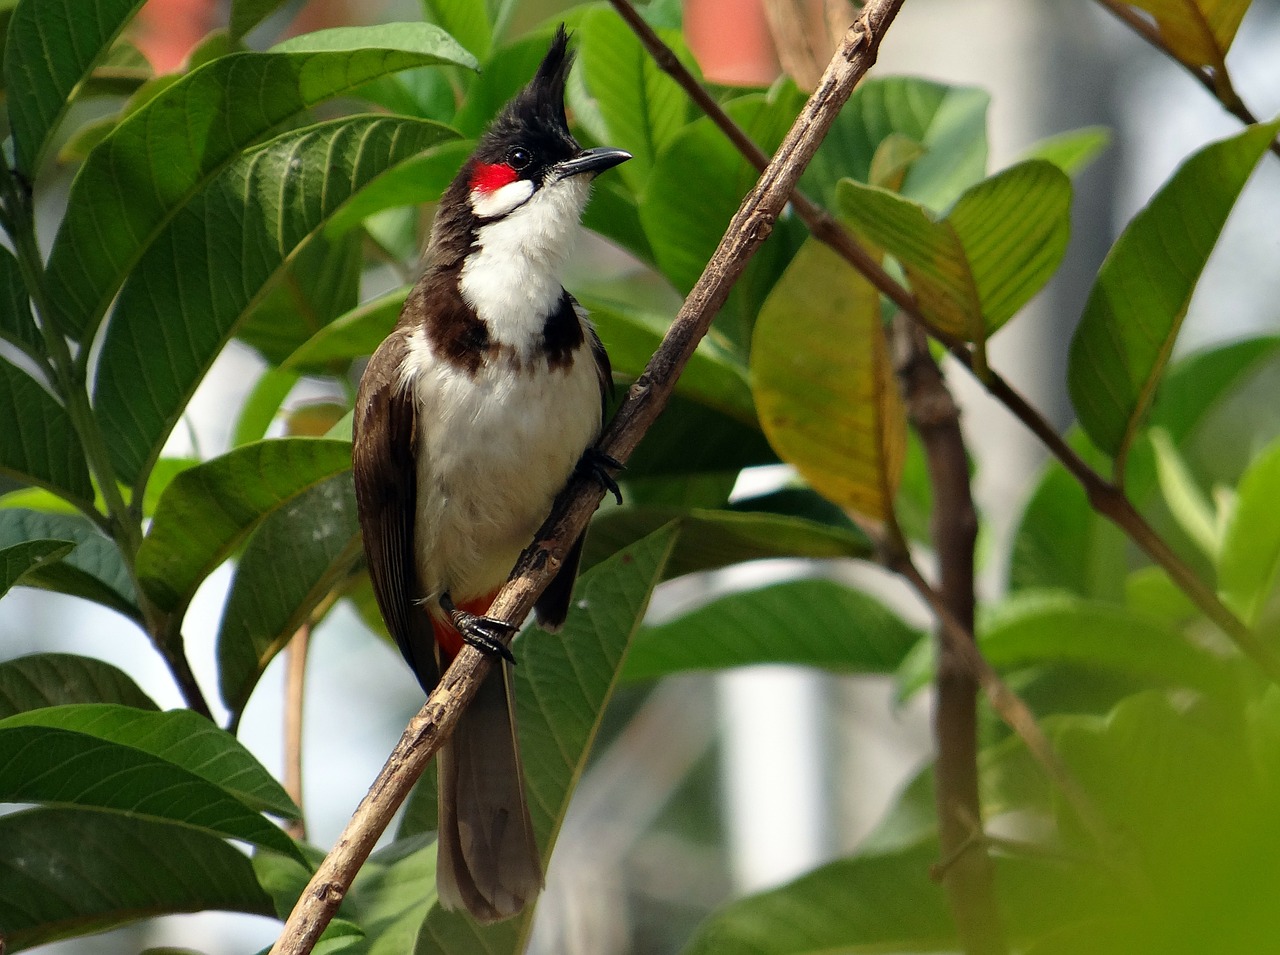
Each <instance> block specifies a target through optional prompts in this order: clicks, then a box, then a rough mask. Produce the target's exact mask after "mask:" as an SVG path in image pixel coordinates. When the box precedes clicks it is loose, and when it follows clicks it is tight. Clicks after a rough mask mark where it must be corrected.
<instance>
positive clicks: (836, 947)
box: [684, 844, 956, 955]
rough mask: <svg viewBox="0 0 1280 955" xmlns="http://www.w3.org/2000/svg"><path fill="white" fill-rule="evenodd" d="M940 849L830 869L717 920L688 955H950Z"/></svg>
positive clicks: (844, 862)
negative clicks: (938, 876)
mask: <svg viewBox="0 0 1280 955" xmlns="http://www.w3.org/2000/svg"><path fill="white" fill-rule="evenodd" d="M937 861H938V848H937V846H936V845H931V844H925V845H923V846H915V847H912V848H909V849H904V850H901V851H899V852H894V853H888V854H885V855H867V856H853V857H851V858H848V859H840V860H838V861H836V862H831V863H828V864H827V865H825V866H822V867H821V868H819V869H815V870H814V871H813V872H810V873H809V874H807V875H804V876H801V877H800V878H799V879H797V880H796V881H794V882H792V883H790V884H788V885H784V886H782V887H781V888H778V889H774V890H772V891H769V892H764V893H761V894H759V895H753V896H748V897H747V898H745V899H739V900H737V901H736V902H732V903H730V904H729V905H728V906H726V907H725V908H723V909H721V910H720V911H719V912H717V913H715V914H713V915H712V916H711V917H710V918H709V919H707V921H706V922H704V923H703V924H702V926H701V927H700V928H699V929H698V931H697V933H696V934H695V935H694V938H693V941H692V942H691V943H690V944H689V945H688V946H687V947H686V948H685V949H684V955H715V953H720V952H734V953H735V955H795V953H800V952H809V953H817V952H850V953H854V952H866V953H871V952H950V951H954V950H955V945H956V942H955V938H954V934H953V932H954V930H953V929H952V926H951V917H950V914H949V913H948V911H947V906H946V901H945V897H944V896H943V893H942V890H941V889H940V888H939V887H938V886H937V885H935V884H934V883H933V882H932V881H931V880H930V878H929V872H930V869H931V867H932V866H933V865H934V864H935V863H936V862H937Z"/></svg>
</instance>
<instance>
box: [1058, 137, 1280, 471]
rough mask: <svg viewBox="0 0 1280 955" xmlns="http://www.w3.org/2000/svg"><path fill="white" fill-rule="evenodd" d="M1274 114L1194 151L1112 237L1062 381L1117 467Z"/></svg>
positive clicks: (1093, 435)
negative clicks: (1235, 134) (1115, 237)
mask: <svg viewBox="0 0 1280 955" xmlns="http://www.w3.org/2000/svg"><path fill="white" fill-rule="evenodd" d="M1277 129H1280V121H1277V122H1275V123H1270V124H1265V125H1260V126H1251V127H1249V128H1248V129H1246V130H1245V131H1244V132H1242V133H1240V134H1239V135H1237V136H1233V137H1231V138H1230V139H1226V140H1223V141H1221V142H1217V143H1213V144H1212V145H1209V146H1206V147H1205V148H1204V149H1202V150H1200V151H1199V152H1197V153H1196V154H1195V155H1193V156H1192V157H1191V158H1190V159H1188V160H1187V161H1186V162H1185V163H1183V165H1182V166H1181V167H1180V168H1179V169H1178V171H1177V172H1175V173H1174V174H1173V177H1172V178H1171V179H1170V180H1169V181H1168V182H1167V183H1165V185H1164V186H1163V187H1162V188H1161V189H1160V191H1159V192H1158V193H1156V195H1155V197H1154V198H1153V199H1152V200H1151V202H1150V203H1148V204H1147V206H1146V208H1144V209H1143V210H1142V211H1141V212H1139V213H1138V214H1137V215H1136V216H1134V218H1133V221H1132V222H1130V223H1129V225H1128V227H1127V228H1126V229H1125V231H1124V233H1123V234H1122V235H1121V236H1120V238H1119V239H1118V240H1117V241H1116V244H1115V245H1114V246H1112V249H1111V252H1110V253H1109V254H1108V255H1107V259H1106V261H1105V262H1103V264H1102V268H1101V270H1100V271H1099V273H1098V278H1097V281H1096V282H1095V283H1094V286H1093V290H1092V292H1091V293H1090V295H1089V299H1088V301H1087V302H1086V304H1085V310H1084V315H1083V317H1082V318H1081V320H1080V325H1079V327H1078V328H1077V329H1076V333H1075V337H1074V338H1073V339H1072V342H1071V355H1070V362H1069V365H1068V371H1067V384H1068V386H1069V390H1070V392H1071V401H1072V404H1073V405H1074V407H1075V409H1076V414H1077V415H1078V416H1079V418H1080V423H1081V425H1082V426H1083V427H1084V429H1085V431H1087V432H1088V434H1089V436H1090V437H1091V438H1092V439H1093V441H1094V443H1095V444H1096V445H1097V446H1098V447H1099V448H1100V449H1102V450H1103V451H1105V452H1106V453H1108V454H1110V455H1111V456H1112V457H1113V458H1114V459H1115V472H1116V475H1117V477H1122V476H1123V474H1124V465H1125V458H1126V455H1127V454H1128V451H1129V447H1130V445H1131V444H1132V442H1133V439H1134V436H1135V435H1136V433H1137V431H1138V429H1139V428H1140V427H1141V426H1142V424H1143V422H1144V420H1145V418H1146V414H1147V410H1148V408H1149V407H1150V406H1151V401H1152V398H1153V396H1154V394H1155V390H1156V385H1157V384H1158V383H1159V381H1160V378H1161V375H1162V374H1163V372H1164V368H1165V365H1166V364H1167V362H1168V360H1169V355H1170V353H1171V351H1172V349H1173V343H1174V340H1175V339H1176V338H1177V335H1178V330H1179V328H1180V327H1181V325H1182V319H1183V317H1184V316H1185V315H1186V312H1187V306H1188V305H1190V303H1191V295H1192V292H1194V291H1195V286H1196V282H1197V280H1198V279H1199V277H1200V273H1201V272H1202V271H1203V269H1204V266H1205V263H1206V262H1207V261H1208V258H1209V253H1210V252H1212V251H1213V247H1214V245H1215V243H1216V242H1217V240H1218V235H1219V234H1220V233H1221V231H1222V227H1223V225H1224V224H1225V223H1226V220H1227V216H1228V214H1230V212H1231V209H1232V207H1233V206H1234V205H1235V202H1236V199H1237V198H1238V197H1239V195H1240V191H1241V190H1242V189H1243V188H1244V184H1245V182H1246V181H1247V180H1248V178H1249V175H1250V173H1252V171H1253V167H1254V166H1255V165H1256V164H1257V162H1258V159H1259V158H1260V157H1261V156H1262V154H1263V152H1264V151H1265V150H1266V148H1267V145H1268V143H1270V142H1271V140H1272V139H1273V138H1274V137H1275V135H1276V131H1277Z"/></svg>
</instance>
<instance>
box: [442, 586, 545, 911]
mask: <svg viewBox="0 0 1280 955" xmlns="http://www.w3.org/2000/svg"><path fill="white" fill-rule="evenodd" d="M493 597H494V595H493V594H490V595H489V596H487V597H485V598H481V599H479V600H472V601H468V602H467V603H466V604H462V605H460V606H461V607H462V609H465V610H467V611H469V612H471V613H475V614H483V613H485V612H486V611H487V610H488V609H489V605H490V604H491V603H492V601H493ZM432 626H433V627H434V628H435V631H436V642H437V645H438V646H439V647H440V648H441V651H442V652H441V655H442V657H445V659H442V660H441V661H440V662H441V670H442V671H443V670H444V668H445V666H446V665H447V663H448V661H450V660H452V658H453V656H454V654H456V652H457V649H458V648H459V647H460V645H461V640H460V638H459V637H458V634H457V631H455V630H454V629H453V628H452V627H449V626H448V624H442V623H441V622H440V621H439V620H432ZM513 702H514V701H513V698H512V688H511V665H510V664H508V663H505V662H503V661H498V665H497V666H495V667H494V668H493V670H492V671H491V672H490V673H489V676H488V677H486V678H485V681H484V682H483V683H482V684H481V685H480V690H479V692H478V693H477V694H476V696H475V698H474V699H473V700H472V701H471V704H470V705H469V706H468V707H467V709H466V711H465V712H463V714H462V717H461V718H460V719H459V720H458V725H457V728H456V729H455V730H454V733H453V736H452V737H451V738H450V740H449V741H448V742H447V743H446V744H445V745H444V746H443V747H441V749H440V753H439V757H438V763H437V765H438V768H439V779H440V835H439V843H438V848H437V862H436V889H437V891H438V893H439V895H440V901H441V902H442V903H443V904H444V906H445V908H448V909H458V908H462V909H466V910H467V911H468V912H470V913H471V915H472V917H473V918H475V919H476V920H477V921H480V922H495V921H498V920H500V919H505V918H510V917H511V916H513V915H515V914H516V913H518V912H519V911H520V910H521V909H523V908H524V907H525V906H526V905H527V904H528V903H529V902H530V901H532V900H533V898H534V896H536V895H537V894H538V890H539V889H541V888H542V862H541V858H540V856H539V855H538V844H537V841H536V840H535V839H534V836H533V823H532V822H531V821H530V819H529V806H528V803H527V801H526V800H525V795H524V771H523V769H522V768H521V765H520V750H519V748H518V745H517V740H516V723H515V712H514V709H513Z"/></svg>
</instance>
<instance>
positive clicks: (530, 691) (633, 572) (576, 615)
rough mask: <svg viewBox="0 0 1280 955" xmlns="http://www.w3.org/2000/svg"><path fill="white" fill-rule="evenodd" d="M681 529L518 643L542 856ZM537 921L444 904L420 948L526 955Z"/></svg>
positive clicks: (594, 577) (617, 567)
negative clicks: (557, 622) (484, 918)
mask: <svg viewBox="0 0 1280 955" xmlns="http://www.w3.org/2000/svg"><path fill="white" fill-rule="evenodd" d="M676 533H677V531H676V529H675V528H674V527H668V528H665V529H663V530H660V531H659V532H657V533H655V534H651V535H650V536H648V537H646V538H645V539H644V540H642V541H639V542H638V543H636V544H634V545H632V546H630V547H627V548H625V549H623V550H622V551H620V552H619V553H617V554H615V555H614V556H613V557H611V558H610V559H609V560H607V561H605V562H604V563H603V564H600V565H599V566H598V567H595V568H593V569H592V570H591V571H590V572H588V573H586V574H584V575H583V576H582V578H581V579H580V580H579V581H578V583H577V588H576V590H575V593H574V607H573V609H571V610H570V612H569V619H568V620H567V621H566V623H565V626H564V630H563V632H562V633H561V634H560V635H559V636H558V637H556V638H554V639H553V638H551V637H549V636H548V635H547V634H543V633H540V632H538V631H537V630H536V629H535V630H533V631H531V632H527V633H526V634H525V636H523V637H521V638H520V640H519V641H518V642H517V643H516V648H515V652H516V655H517V656H518V657H519V660H520V665H519V666H518V667H516V668H515V695H516V706H517V720H516V722H517V725H518V726H519V728H520V751H521V756H522V758H523V761H524V770H525V792H526V795H527V796H528V799H529V811H530V814H531V815H532V817H533V827H534V831H535V832H536V834H537V837H538V843H539V845H541V846H543V847H544V854H549V853H550V852H551V850H552V848H553V847H554V844H555V838H556V835H557V834H558V833H559V831H560V825H561V823H562V822H563V820H564V814H565V812H566V810H567V809H568V806H569V797H570V796H571V795H572V793H573V788H574V784H575V783H576V782H577V780H578V778H579V777H580V776H581V774H582V771H583V769H584V768H585V766H586V763H587V758H588V756H589V755H590V753H591V744H592V743H593V742H594V740H595V737H596V733H597V732H598V731H599V729H600V720H601V717H602V716H603V714H604V707H605V705H606V704H607V703H608V702H609V699H610V697H611V696H612V695H613V691H614V689H615V688H616V686H617V683H618V670H619V668H620V667H621V665H622V662H623V659H624V657H625V656H626V652H627V645H628V642H629V641H630V639H631V637H632V635H633V634H634V633H635V631H636V629H637V628H638V627H639V626H640V621H641V619H642V618H643V616H644V612H645V608H646V607H647V606H648V603H649V597H650V595H651V594H652V593H653V588H654V587H655V586H657V584H658V581H660V580H661V579H662V576H663V565H664V564H665V563H666V560H667V557H668V556H669V555H670V553H671V548H672V546H673V545H674V543H675V539H676ZM532 920H533V911H532V910H527V911H526V912H525V913H524V914H523V915H522V916H520V917H519V918H517V919H511V920H508V921H507V922H503V923H499V924H497V925H490V926H483V927H481V926H477V925H476V924H475V923H474V922H473V921H471V920H470V919H469V918H467V917H466V916H464V915H462V914H460V913H457V912H445V911H444V910H443V909H441V908H439V907H438V906H437V907H435V908H433V909H432V910H431V912H430V914H429V915H428V916H427V920H426V921H425V922H424V923H423V925H422V930H421V932H420V934H419V936H418V944H417V947H416V948H415V949H414V951H415V952H417V953H418V955H427V953H455V955H456V953H460V952H477V951H490V952H500V951H509V952H514V951H518V950H519V949H518V948H516V947H515V946H514V944H513V943H514V942H515V940H516V939H517V938H518V937H521V936H522V937H523V938H525V939H527V938H528V933H529V929H530V926H531V923H532Z"/></svg>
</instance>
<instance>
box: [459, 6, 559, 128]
mask: <svg viewBox="0 0 1280 955" xmlns="http://www.w3.org/2000/svg"><path fill="white" fill-rule="evenodd" d="M551 37H552V33H551V30H550V29H546V30H541V31H538V32H536V33H534V34H533V35H531V36H526V37H522V38H520V39H519V40H516V41H515V42H514V43H511V44H509V45H507V46H503V47H502V48H500V49H498V50H495V51H494V52H493V55H492V56H491V57H490V58H489V59H488V60H487V61H486V62H485V64H484V69H482V70H481V71H480V74H479V75H478V76H477V77H475V79H474V80H472V82H471V84H470V86H468V88H467V95H466V97H465V98H464V99H463V101H462V104H461V105H460V106H459V107H458V112H457V114H456V115H455V116H454V117H453V123H452V125H453V127H454V128H455V129H457V130H458V132H460V133H462V135H464V136H467V137H469V138H472V139H475V138H476V137H478V136H479V135H480V133H481V132H483V131H484V129H485V127H486V126H488V125H489V123H491V122H492V121H493V118H494V117H495V116H497V115H498V111H499V110H501V109H502V107H503V106H504V105H506V103H507V101H508V100H509V99H511V97H513V96H515V95H516V93H518V92H519V91H520V90H521V89H522V88H523V87H524V86H525V84H527V83H528V82H529V78H530V77H531V76H533V74H534V73H535V72H537V69H538V65H539V64H540V63H541V62H542V58H543V57H545V56H546V55H547V47H548V46H550V44H551Z"/></svg>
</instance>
